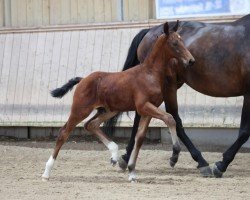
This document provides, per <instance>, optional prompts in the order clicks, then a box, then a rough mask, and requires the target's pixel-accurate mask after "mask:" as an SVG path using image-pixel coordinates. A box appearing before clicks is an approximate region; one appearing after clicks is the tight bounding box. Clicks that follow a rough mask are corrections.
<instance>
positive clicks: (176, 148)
mask: <svg viewBox="0 0 250 200" xmlns="http://www.w3.org/2000/svg"><path fill="white" fill-rule="evenodd" d="M137 110H138V113H140V114H141V115H146V116H150V117H153V118H157V119H160V120H162V121H163V122H164V123H165V124H166V125H167V126H168V127H169V130H170V133H171V138H172V141H173V154H172V157H171V158H170V166H171V167H174V165H175V163H176V162H177V160H178V157H179V153H180V150H181V147H180V143H179V139H178V137H177V133H176V122H175V120H174V118H173V116H172V115H170V114H169V113H166V112H164V111H162V110H160V109H159V108H157V107H156V106H154V105H153V104H151V103H150V102H147V103H145V104H144V105H143V106H141V107H139V108H138V109H137Z"/></svg>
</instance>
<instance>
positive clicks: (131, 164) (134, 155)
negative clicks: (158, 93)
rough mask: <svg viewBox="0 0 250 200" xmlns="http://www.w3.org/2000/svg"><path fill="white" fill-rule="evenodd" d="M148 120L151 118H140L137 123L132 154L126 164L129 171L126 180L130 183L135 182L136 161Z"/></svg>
mask: <svg viewBox="0 0 250 200" xmlns="http://www.w3.org/2000/svg"><path fill="white" fill-rule="evenodd" d="M150 120H151V117H143V116H142V117H141V119H140V122H139V127H138V131H137V133H136V137H135V144H134V148H133V150H132V154H131V156H130V159H129V162H128V169H129V179H128V180H129V181H131V182H133V181H135V180H136V175H135V165H136V160H137V157H138V154H139V150H140V148H141V145H142V143H143V140H144V137H145V135H146V130H147V128H148V125H149V122H150Z"/></svg>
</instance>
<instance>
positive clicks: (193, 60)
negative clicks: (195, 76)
mask: <svg viewBox="0 0 250 200" xmlns="http://www.w3.org/2000/svg"><path fill="white" fill-rule="evenodd" d="M194 63H195V59H190V60H189V62H188V67H191V66H193V65H194Z"/></svg>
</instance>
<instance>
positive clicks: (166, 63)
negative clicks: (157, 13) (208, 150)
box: [42, 23, 194, 181]
mask: <svg viewBox="0 0 250 200" xmlns="http://www.w3.org/2000/svg"><path fill="white" fill-rule="evenodd" d="M176 26H178V23H177V24H176ZM176 29H177V28H176ZM173 30H175V29H173ZM176 59H177V60H178V62H180V63H183V64H184V65H188V63H190V61H194V58H193V56H192V55H191V53H190V52H189V51H188V50H187V49H186V48H185V47H184V44H183V42H182V39H181V37H180V36H179V35H178V34H177V33H176V32H175V31H171V32H170V31H169V26H168V23H165V25H164V33H163V34H162V35H161V36H160V37H159V38H158V40H157V42H156V44H155V45H154V47H153V49H152V52H151V54H150V55H149V56H148V58H147V59H146V60H145V62H144V64H141V66H139V65H138V66H137V67H133V68H131V69H129V70H127V71H123V72H117V73H106V72H94V73H92V74H90V75H89V76H87V77H86V78H78V77H76V78H74V79H71V80H70V81H69V82H68V83H66V84H65V85H64V86H62V87H61V88H57V89H55V90H53V91H52V92H51V94H52V96H53V97H59V98H61V97H62V96H64V95H65V94H66V93H67V92H68V91H69V90H71V89H72V88H73V86H74V85H76V84H78V83H79V84H78V86H77V88H76V90H75V93H74V97H73V104H72V107H71V113H70V116H69V119H68V121H67V122H66V124H65V125H64V126H63V127H62V128H61V129H60V131H59V135H58V138H57V141H56V147H55V149H54V153H53V155H52V156H51V157H50V158H49V160H48V162H47V163H46V168H45V171H44V174H43V175H42V178H43V179H45V180H46V179H49V176H50V171H51V169H52V167H53V164H54V161H55V159H56V157H57V155H58V152H59V150H60V148H61V146H62V145H63V144H64V142H65V141H66V140H67V139H68V137H69V135H70V132H71V131H72V130H73V129H74V128H75V127H76V125H77V124H78V123H80V122H81V121H83V120H84V119H85V118H87V117H88V116H89V115H90V113H91V112H92V111H93V110H94V109H97V113H96V115H95V116H94V117H92V118H91V119H90V120H89V121H87V122H86V124H85V125H84V127H85V129H86V130H88V131H90V132H91V133H93V134H94V135H96V136H97V137H98V138H99V139H100V140H101V141H102V142H103V143H104V144H105V145H106V146H107V148H108V149H109V150H110V152H111V163H112V164H113V165H114V164H116V162H117V159H118V146H117V144H116V143H114V142H113V141H111V140H110V139H109V138H108V137H107V136H106V135H105V134H104V133H103V132H102V131H101V129H100V127H99V126H100V124H101V123H103V122H104V121H107V120H108V119H110V118H111V117H113V116H114V115H116V114H117V113H118V112H124V111H134V110H136V111H137V112H138V113H139V114H140V115H141V116H142V117H141V120H140V124H139V129H138V133H137V134H136V142H135V145H134V150H133V152H132V156H131V158H130V160H129V164H128V166H129V171H130V174H129V180H130V181H134V180H135V164H136V159H137V156H138V153H139V149H140V147H141V145H142V142H143V139H144V137H145V134H146V133H145V132H146V129H147V127H148V125H149V122H150V120H151V118H152V117H154V118H157V119H160V120H162V121H163V122H165V124H166V125H167V126H168V127H169V130H170V132H171V137H172V141H173V150H174V151H173V152H174V153H173V158H174V159H177V158H178V154H179V152H180V144H179V141H178V138H177V135H176V124H175V120H174V119H173V117H172V116H171V115H170V114H168V113H166V112H164V111H162V110H160V109H159V108H158V107H159V106H160V104H161V103H162V102H163V94H164V90H165V76H166V71H169V70H171V69H170V68H171V66H170V65H171V63H172V62H173V60H174V61H176ZM124 93H126V95H124Z"/></svg>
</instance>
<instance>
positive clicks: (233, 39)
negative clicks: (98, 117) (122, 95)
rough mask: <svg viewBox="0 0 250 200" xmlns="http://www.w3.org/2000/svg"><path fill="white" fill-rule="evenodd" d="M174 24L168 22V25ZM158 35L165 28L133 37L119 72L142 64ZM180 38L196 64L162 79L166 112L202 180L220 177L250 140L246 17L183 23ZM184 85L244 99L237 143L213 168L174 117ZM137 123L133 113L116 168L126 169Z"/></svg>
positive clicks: (249, 59)
mask: <svg viewBox="0 0 250 200" xmlns="http://www.w3.org/2000/svg"><path fill="white" fill-rule="evenodd" d="M172 25H173V24H172V23H171V22H170V23H169V26H172ZM162 30H163V25H159V26H155V27H153V28H150V29H145V30H142V31H141V32H139V33H138V34H137V35H136V36H135V37H134V39H133V41H132V44H131V46H130V48H129V51H128V56H127V59H126V62H125V64H124V68H123V70H127V69H129V68H131V67H133V66H135V65H137V64H138V63H143V62H144V61H145V58H146V56H147V55H148V54H149V52H150V51H151V49H152V46H153V45H154V43H155V41H156V40H157V37H158V36H159V35H160V34H161V33H162ZM178 33H179V34H180V36H181V37H182V38H183V40H184V44H185V45H186V47H187V48H188V49H189V51H190V52H191V53H192V55H193V56H194V57H195V60H196V62H195V64H194V65H192V66H191V67H188V68H182V67H178V66H177V67H174V68H173V69H175V71H173V72H172V75H171V76H168V77H167V78H166V81H167V86H166V87H167V91H166V95H164V96H165V97H166V98H165V99H164V102H165V106H166V111H167V112H169V113H170V114H171V115H172V116H173V117H174V119H175V120H176V128H177V135H178V137H179V138H180V140H181V141H182V142H183V144H184V145H185V146H186V147H187V149H188V151H189V152H190V154H191V156H192V158H193V159H194V160H195V161H196V162H197V163H198V166H197V168H198V169H199V170H200V173H201V174H202V175H203V176H215V177H222V175H223V173H224V172H225V171H226V169H227V167H228V165H229V164H230V163H231V162H232V161H233V159H234V157H235V155H236V153H237V152H238V151H239V149H240V147H241V146H242V145H243V144H244V143H245V142H246V141H247V140H248V138H249V136H250V34H249V33H250V15H246V16H244V17H242V18H240V19H238V20H236V21H234V22H227V23H202V22H195V21H183V22H181V24H180V28H179V31H178ZM184 83H186V84H187V85H189V86H190V87H191V88H193V89H194V90H196V91H198V92H200V93H203V94H205V95H209V96H214V97H235V96H244V102H243V107H242V114H241V123H240V130H239V135H238V138H237V140H236V141H235V142H234V143H233V144H232V145H231V146H230V148H229V149H227V150H226V151H225V152H224V153H223V158H222V160H221V161H218V162H216V163H215V164H214V165H213V167H209V164H208V162H207V161H206V160H205V159H204V157H203V156H202V154H201V152H200V151H199V150H198V149H197V148H196V147H195V146H194V144H193V143H192V142H191V140H190V139H189V138H188V136H187V135H186V133H185V130H184V128H183V126H182V120H181V118H180V116H179V113H178V104H177V89H178V88H180V87H181V86H182V85H183V84H184ZM139 119H140V116H139V115H138V113H137V114H136V116H135V120H134V126H133V130H132V134H131V138H130V141H129V144H128V146H127V148H126V154H124V155H123V156H122V157H120V159H119V165H120V167H121V168H122V169H124V170H125V169H126V167H127V162H128V159H129V158H130V154H131V151H132V149H133V146H134V138H135V135H136V131H137V128H138V122H139ZM116 120H117V118H113V119H111V120H110V121H108V122H109V123H108V124H109V125H110V126H114V124H115V123H116ZM176 161H177V160H176Z"/></svg>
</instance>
